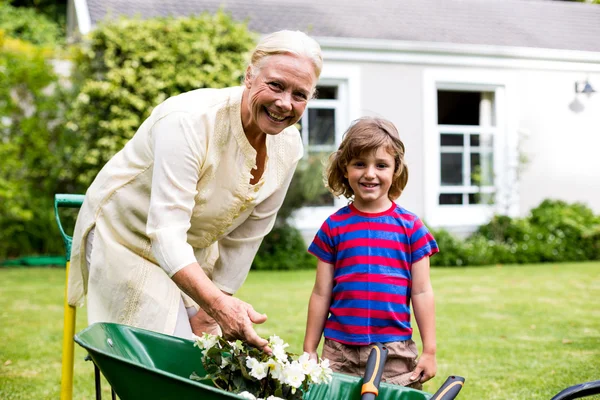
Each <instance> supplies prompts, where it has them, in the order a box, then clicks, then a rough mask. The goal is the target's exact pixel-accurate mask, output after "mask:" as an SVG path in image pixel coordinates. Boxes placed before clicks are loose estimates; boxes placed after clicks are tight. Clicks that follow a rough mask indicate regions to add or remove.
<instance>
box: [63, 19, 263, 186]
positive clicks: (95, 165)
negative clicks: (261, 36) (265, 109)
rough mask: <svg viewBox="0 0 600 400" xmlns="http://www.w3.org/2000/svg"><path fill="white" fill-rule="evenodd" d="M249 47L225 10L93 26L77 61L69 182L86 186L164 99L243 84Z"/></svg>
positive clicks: (243, 27) (246, 36)
mask: <svg viewBox="0 0 600 400" xmlns="http://www.w3.org/2000/svg"><path fill="white" fill-rule="evenodd" d="M254 46H255V39H254V35H253V34H251V33H250V32H249V31H248V30H247V28H246V25H245V24H240V23H235V22H234V21H233V20H232V19H231V18H230V17H229V16H228V15H226V14H224V13H222V12H218V13H217V14H215V15H209V14H202V15H200V16H195V17H187V18H177V19H175V18H159V19H151V20H135V19H134V20H131V19H120V20H118V21H115V22H106V23H104V24H102V25H100V26H98V27H97V29H95V30H94V31H93V32H92V33H91V35H90V37H89V40H88V41H86V42H85V43H83V44H82V45H81V46H80V47H79V48H78V49H77V51H76V52H75V56H74V58H75V60H76V62H75V65H76V67H75V72H74V84H75V86H76V87H77V88H78V89H79V95H78V97H77V99H76V100H75V102H74V104H73V108H72V112H71V114H70V116H69V123H68V128H69V129H70V130H71V131H72V133H73V135H75V136H77V137H78V138H79V144H78V146H76V147H74V148H72V149H69V150H68V151H69V152H70V153H72V156H71V158H72V159H73V160H74V164H73V166H72V170H73V179H77V180H78V182H81V183H82V184H84V185H85V186H87V185H89V184H90V183H91V181H92V179H93V178H94V177H95V175H96V174H97V172H98V171H99V170H100V168H101V167H102V166H103V165H104V164H105V163H106V161H108V160H109V159H110V158H111V157H112V156H113V155H114V154H115V153H116V152H117V151H119V150H120V149H121V148H122V147H123V146H124V144H125V143H126V142H127V141H128V140H129V139H130V138H131V137H132V136H133V134H134V133H135V132H136V130H137V129H138V127H139V126H140V125H141V123H142V122H143V121H144V120H145V119H146V118H147V117H148V116H149V115H150V112H151V111H152V109H153V107H155V106H156V105H158V104H159V103H161V102H162V101H163V100H165V99H166V98H168V97H170V96H174V95H177V94H179V93H183V92H186V91H189V90H192V89H198V88H208V87H210V88H222V87H227V86H234V85H239V84H241V81H242V77H243V74H244V71H245V67H246V64H247V60H246V58H247V55H248V53H249V51H250V50H251V49H252V48H253V47H254Z"/></svg>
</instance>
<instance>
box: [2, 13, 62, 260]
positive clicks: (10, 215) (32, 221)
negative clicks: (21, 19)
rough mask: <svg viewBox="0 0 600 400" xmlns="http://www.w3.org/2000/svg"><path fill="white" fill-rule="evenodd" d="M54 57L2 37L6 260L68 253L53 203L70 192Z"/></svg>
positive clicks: (30, 46) (32, 46)
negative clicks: (66, 175) (57, 226)
mask: <svg viewBox="0 0 600 400" xmlns="http://www.w3.org/2000/svg"><path fill="white" fill-rule="evenodd" d="M2 7H4V6H2ZM2 7H0V9H2ZM51 56H52V53H51V52H50V51H49V50H48V49H45V48H43V47H40V46H36V45H34V44H32V43H28V42H25V41H21V40H17V39H12V38H8V37H5V36H4V35H3V33H2V31H0V82H1V84H0V138H1V139H0V160H2V161H1V162H0V216H1V218H0V258H5V257H12V256H19V255H23V254H44V253H58V252H63V251H64V249H63V245H62V242H61V239H60V236H59V233H58V229H57V228H56V223H55V221H54V214H53V198H54V193H56V192H58V191H64V190H66V188H68V186H67V183H66V181H65V180H64V169H63V168H64V164H65V163H64V158H63V155H62V152H61V150H60V149H61V147H62V146H63V145H64V144H65V140H66V138H65V136H64V135H63V133H64V131H63V124H62V121H63V118H64V108H63V105H64V103H65V101H64V92H63V91H62V89H61V87H60V85H58V77H57V76H56V74H55V73H54V71H53V68H52V65H51V64H50V62H49V60H50V57H51Z"/></svg>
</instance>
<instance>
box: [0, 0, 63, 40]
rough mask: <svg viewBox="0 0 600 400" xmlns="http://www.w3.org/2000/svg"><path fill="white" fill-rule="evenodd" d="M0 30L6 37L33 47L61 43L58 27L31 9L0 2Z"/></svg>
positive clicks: (60, 33)
mask: <svg viewBox="0 0 600 400" xmlns="http://www.w3.org/2000/svg"><path fill="white" fill-rule="evenodd" d="M0 29H1V30H3V31H4V32H5V35H6V36H9V37H12V38H15V39H19V40H23V41H26V42H29V43H32V44H35V45H43V46H54V45H56V44H58V43H61V42H62V41H63V37H62V36H63V35H62V32H61V29H60V26H59V25H58V24H56V23H55V22H53V21H52V20H51V19H50V18H48V17H47V16H45V15H43V14H38V13H37V12H36V11H35V10H33V9H31V8H21V7H13V6H11V5H10V4H7V3H5V2H0Z"/></svg>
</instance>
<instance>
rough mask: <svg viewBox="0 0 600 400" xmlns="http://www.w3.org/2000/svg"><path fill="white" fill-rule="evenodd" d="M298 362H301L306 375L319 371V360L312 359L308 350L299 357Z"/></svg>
mask: <svg viewBox="0 0 600 400" xmlns="http://www.w3.org/2000/svg"><path fill="white" fill-rule="evenodd" d="M298 364H300V367H301V368H302V372H304V374H305V375H310V374H311V373H314V372H317V373H318V368H319V366H318V365H317V362H316V361H315V360H311V359H310V354H308V353H306V352H305V353H304V354H302V355H301V356H300V357H298Z"/></svg>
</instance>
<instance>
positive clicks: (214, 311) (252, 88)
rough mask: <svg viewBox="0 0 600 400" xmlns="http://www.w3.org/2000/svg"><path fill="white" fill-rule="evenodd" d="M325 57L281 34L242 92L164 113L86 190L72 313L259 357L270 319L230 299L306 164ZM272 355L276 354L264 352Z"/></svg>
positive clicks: (271, 38)
mask: <svg viewBox="0 0 600 400" xmlns="http://www.w3.org/2000/svg"><path fill="white" fill-rule="evenodd" d="M321 68H322V56H321V49H320V47H319V45H318V44H317V42H316V41H314V40H313V39H311V38H309V37H308V36H307V35H305V34H304V33H301V32H297V31H296V32H293V31H280V32H275V33H273V34H270V35H268V36H266V37H265V38H264V39H263V40H262V41H261V42H260V43H259V44H258V45H257V47H256V49H255V50H254V52H253V54H252V58H251V62H250V65H249V66H248V68H247V70H246V73H245V78H244V83H243V85H242V86H240V87H231V88H225V89H199V90H194V91H191V92H187V93H184V94H181V95H178V96H175V97H172V98H170V99H168V100H166V101H165V102H163V103H162V104H160V105H158V106H157V107H156V108H155V109H154V110H153V112H152V114H151V115H150V117H148V119H146V120H145V121H144V123H143V124H142V125H141V126H140V128H139V129H138V131H137V132H136V134H135V135H134V136H133V138H132V139H131V140H130V141H129V142H128V143H127V144H126V146H125V147H124V148H123V150H121V151H120V152H119V153H117V154H116V155H115V156H114V157H113V158H112V159H111V160H110V161H109V162H108V163H107V164H106V165H105V166H104V168H102V170H101V171H100V173H99V174H98V176H97V177H96V179H95V180H94V182H93V183H92V184H91V186H90V187H89V189H88V191H87V193H86V196H85V201H84V203H83V205H82V208H81V210H80V213H79V216H78V218H77V223H76V226H75V233H74V236H73V247H72V253H71V270H70V273H69V286H68V287H69V293H68V298H69V303H70V304H71V305H80V304H81V303H82V301H83V298H84V296H85V294H86V293H87V297H88V319H89V322H90V323H94V322H100V321H103V322H117V323H121V324H127V325H133V326H137V327H141V328H145V329H150V330H153V331H158V332H162V333H166V334H172V335H176V336H181V337H191V336H192V332H193V333H195V334H197V335H199V334H201V333H202V332H211V333H215V332H218V331H219V330H220V329H222V333H223V335H224V336H225V337H227V338H238V339H242V340H245V341H247V342H249V343H250V344H253V345H255V346H257V347H260V348H262V347H264V346H266V344H267V341H266V340H265V339H263V338H260V337H259V336H258V335H257V334H256V332H255V330H254V328H253V326H252V324H253V323H262V322H264V321H265V320H266V318H267V317H266V315H264V314H260V313H258V312H256V311H255V310H254V309H253V308H252V306H251V305H250V304H248V303H245V302H243V301H241V300H239V299H237V298H235V297H232V296H231V295H232V294H233V293H235V292H236V290H238V289H239V288H240V286H241V285H242V284H243V282H244V280H245V279H246V276H247V275H248V271H249V269H250V265H251V263H252V260H253V258H254V256H255V254H256V251H257V250H258V247H259V245H260V243H261V241H262V238H263V237H264V236H265V235H266V234H267V233H268V232H269V231H270V230H271V228H272V227H273V223H274V221H275V217H276V214H277V211H278V210H279V208H280V206H281V204H282V202H283V199H284V197H285V193H286V191H287V188H288V186H289V184H290V181H291V179H292V175H293V173H294V169H295V167H296V164H297V163H298V160H299V159H300V158H301V157H302V141H301V138H300V134H299V132H298V130H297V129H296V128H295V127H294V124H295V123H296V122H297V121H298V120H299V119H300V117H301V116H302V113H303V112H304V110H305V108H306V105H307V102H308V100H309V99H310V98H311V96H312V95H313V93H314V91H315V86H316V84H317V80H318V78H319V75H320V72H321ZM267 351H268V348H267Z"/></svg>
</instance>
